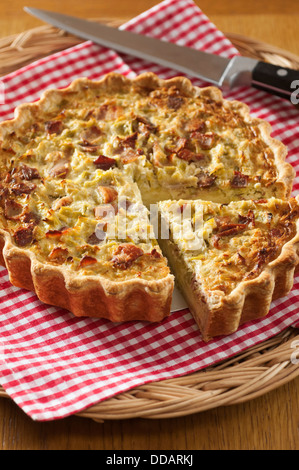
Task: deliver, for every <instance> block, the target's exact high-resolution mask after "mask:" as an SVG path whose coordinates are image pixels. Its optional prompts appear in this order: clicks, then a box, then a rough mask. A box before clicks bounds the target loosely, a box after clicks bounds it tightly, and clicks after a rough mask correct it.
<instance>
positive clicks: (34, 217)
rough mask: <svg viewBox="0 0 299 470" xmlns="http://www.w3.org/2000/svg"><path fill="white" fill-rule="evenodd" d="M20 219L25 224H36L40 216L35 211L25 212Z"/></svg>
mask: <svg viewBox="0 0 299 470" xmlns="http://www.w3.org/2000/svg"><path fill="white" fill-rule="evenodd" d="M21 219H22V222H24V223H25V224H31V225H33V226H34V225H38V224H39V222H40V216H39V215H38V214H36V213H35V212H26V213H25V214H24V215H22V217H21Z"/></svg>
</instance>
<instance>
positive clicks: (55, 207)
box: [52, 196, 73, 211]
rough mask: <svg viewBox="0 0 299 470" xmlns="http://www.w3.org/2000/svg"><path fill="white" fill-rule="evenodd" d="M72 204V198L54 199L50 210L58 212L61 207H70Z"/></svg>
mask: <svg viewBox="0 0 299 470" xmlns="http://www.w3.org/2000/svg"><path fill="white" fill-rule="evenodd" d="M72 202H73V198H72V197H71V196H64V197H61V198H58V199H56V201H54V202H53V204H52V209H53V210H54V211H57V210H59V209H60V208H61V207H64V206H70V205H71V204H72Z"/></svg>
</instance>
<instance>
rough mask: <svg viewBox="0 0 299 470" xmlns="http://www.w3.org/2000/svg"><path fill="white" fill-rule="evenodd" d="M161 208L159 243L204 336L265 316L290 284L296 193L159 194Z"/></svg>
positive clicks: (296, 245)
mask: <svg viewBox="0 0 299 470" xmlns="http://www.w3.org/2000/svg"><path fill="white" fill-rule="evenodd" d="M159 209H160V216H161V222H160V227H161V228H160V237H161V238H160V246H161V247H162V249H163V252H164V253H165V255H166V256H167V258H168V260H169V262H170V265H171V267H172V270H173V272H174V274H175V277H176V280H177V282H178V284H179V286H180V288H181V290H182V292H183V293H184V295H185V297H186V300H187V302H188V304H189V306H190V309H191V311H192V313H193V316H194V318H195V320H196V322H197V324H198V326H199V328H200V330H201V332H202V335H203V338H204V340H206V341H208V340H209V339H211V338H213V337H215V336H218V335H228V334H230V333H233V332H234V331H236V329H237V328H238V326H239V325H240V324H242V323H245V322H247V321H248V320H249V319H250V320H253V319H255V318H261V317H263V316H265V315H266V314H267V313H268V311H269V308H270V303H271V301H272V300H273V299H275V298H279V297H283V296H284V295H286V294H287V293H288V292H289V290H290V289H291V287H292V284H293V275H294V270H295V268H296V266H297V264H298V253H299V251H298V249H299V236H298V228H299V204H298V200H297V199H295V198H291V199H289V200H281V199H276V198H270V199H268V200H267V199H260V200H243V201H233V202H231V203H229V204H219V203H214V202H207V201H200V200H196V201H188V200H180V201H162V202H160V203H159Z"/></svg>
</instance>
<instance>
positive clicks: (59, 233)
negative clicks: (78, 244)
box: [46, 227, 68, 239]
mask: <svg viewBox="0 0 299 470" xmlns="http://www.w3.org/2000/svg"><path fill="white" fill-rule="evenodd" d="M67 230H68V228H67V227H63V228H61V229H60V230H49V231H48V232H46V238H54V239H56V238H60V237H61V236H62V235H63V234H64V233H65V232H66V231H67Z"/></svg>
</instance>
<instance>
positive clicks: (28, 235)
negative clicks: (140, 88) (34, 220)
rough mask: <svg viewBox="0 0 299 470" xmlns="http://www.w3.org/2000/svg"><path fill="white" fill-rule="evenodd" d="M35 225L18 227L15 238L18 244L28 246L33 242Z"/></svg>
mask: <svg viewBox="0 0 299 470" xmlns="http://www.w3.org/2000/svg"><path fill="white" fill-rule="evenodd" d="M33 230H34V226H33V225H28V226H26V227H21V228H19V229H17V230H16V231H15V232H14V234H13V238H14V241H15V243H16V245H18V246H27V245H30V244H31V243H32V242H33Z"/></svg>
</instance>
